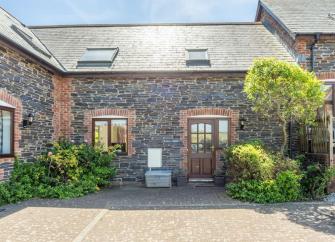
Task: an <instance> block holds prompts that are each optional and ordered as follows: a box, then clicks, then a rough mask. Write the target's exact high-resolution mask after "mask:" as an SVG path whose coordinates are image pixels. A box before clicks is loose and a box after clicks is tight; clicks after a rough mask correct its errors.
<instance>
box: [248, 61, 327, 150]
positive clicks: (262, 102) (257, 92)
mask: <svg viewBox="0 0 335 242" xmlns="http://www.w3.org/2000/svg"><path fill="white" fill-rule="evenodd" d="M244 92H245V93H246V94H247V98H248V100H249V101H251V103H252V105H253V110H254V111H255V112H257V113H259V114H261V115H262V116H264V117H267V118H269V117H273V118H276V119H277V120H278V121H279V123H280V126H281V129H282V135H283V144H282V146H281V153H282V154H283V155H284V153H285V151H286V145H287V138H288V135H287V124H288V122H289V121H296V122H299V123H302V124H312V123H313V122H314V120H315V117H316V110H317V109H318V108H319V107H320V106H322V104H323V102H324V98H325V93H324V92H323V91H322V84H321V81H319V80H318V79H317V78H316V76H315V74H314V73H310V72H308V71H305V70H303V69H302V68H301V67H299V66H298V65H297V64H291V63H287V62H284V61H280V60H277V59H274V58H264V59H258V60H256V61H255V62H254V64H253V65H252V67H251V70H250V71H249V72H248V74H247V77H246V81H245V85H244Z"/></svg>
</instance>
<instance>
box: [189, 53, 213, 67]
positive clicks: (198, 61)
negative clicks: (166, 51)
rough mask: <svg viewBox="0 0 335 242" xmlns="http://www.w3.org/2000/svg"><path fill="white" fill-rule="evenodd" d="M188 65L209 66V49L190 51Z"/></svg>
mask: <svg viewBox="0 0 335 242" xmlns="http://www.w3.org/2000/svg"><path fill="white" fill-rule="evenodd" d="M186 64H187V65H188V66H209V65H210V61H209V57H208V51H207V49H188V50H187V60H186Z"/></svg>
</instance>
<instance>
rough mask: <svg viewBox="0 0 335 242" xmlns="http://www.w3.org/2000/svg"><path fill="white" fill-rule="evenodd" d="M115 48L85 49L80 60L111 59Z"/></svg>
mask: <svg viewBox="0 0 335 242" xmlns="http://www.w3.org/2000/svg"><path fill="white" fill-rule="evenodd" d="M115 52H116V49H87V50H86V51H85V53H84V54H83V56H82V57H81V58H80V61H112V59H113V56H114V55H115Z"/></svg>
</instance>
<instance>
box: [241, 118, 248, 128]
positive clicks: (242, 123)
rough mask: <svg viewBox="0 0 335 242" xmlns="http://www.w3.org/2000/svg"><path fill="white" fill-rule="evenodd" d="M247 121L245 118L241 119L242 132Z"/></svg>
mask: <svg viewBox="0 0 335 242" xmlns="http://www.w3.org/2000/svg"><path fill="white" fill-rule="evenodd" d="M246 121H247V120H246V119H245V118H243V117H242V118H240V130H244V127H245V122H246Z"/></svg>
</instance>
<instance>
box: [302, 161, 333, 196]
mask: <svg viewBox="0 0 335 242" xmlns="http://www.w3.org/2000/svg"><path fill="white" fill-rule="evenodd" d="M334 177H335V168H325V167H323V166H321V165H319V164H316V165H309V166H308V167H307V169H306V171H305V172H304V173H303V177H302V181H301V184H302V189H303V193H304V195H305V196H306V197H307V198H312V199H318V198H321V197H323V196H324V195H325V194H326V189H327V186H328V184H329V182H331V180H332V179H333V178H334Z"/></svg>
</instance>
